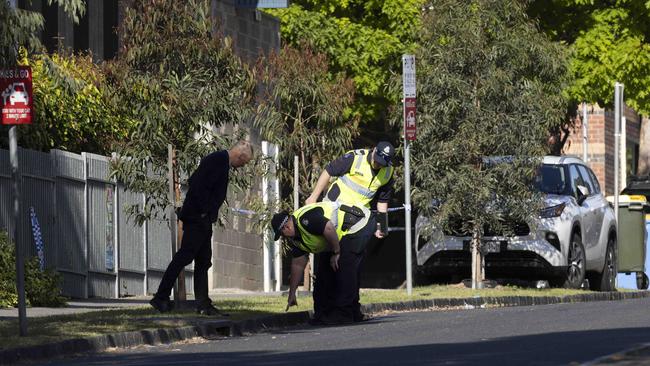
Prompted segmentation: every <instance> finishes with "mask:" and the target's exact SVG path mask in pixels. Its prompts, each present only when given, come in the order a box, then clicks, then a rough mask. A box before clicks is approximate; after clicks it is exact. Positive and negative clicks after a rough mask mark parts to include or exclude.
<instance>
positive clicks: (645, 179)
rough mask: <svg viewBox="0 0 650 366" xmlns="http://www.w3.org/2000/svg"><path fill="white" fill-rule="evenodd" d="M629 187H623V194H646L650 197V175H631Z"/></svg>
mask: <svg viewBox="0 0 650 366" xmlns="http://www.w3.org/2000/svg"><path fill="white" fill-rule="evenodd" d="M628 182H629V183H628V185H627V187H625V188H624V189H623V191H622V192H621V193H622V194H633V195H637V194H640V195H644V196H646V198H647V197H650V176H648V175H642V176H631V177H630V179H629V181H628Z"/></svg>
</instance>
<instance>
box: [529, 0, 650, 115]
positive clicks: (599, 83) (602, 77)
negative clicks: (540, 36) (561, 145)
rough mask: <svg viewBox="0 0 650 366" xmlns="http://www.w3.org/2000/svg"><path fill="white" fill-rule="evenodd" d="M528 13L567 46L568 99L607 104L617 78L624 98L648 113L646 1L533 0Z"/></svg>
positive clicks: (648, 9)
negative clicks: (571, 80) (569, 49)
mask: <svg viewBox="0 0 650 366" xmlns="http://www.w3.org/2000/svg"><path fill="white" fill-rule="evenodd" d="M529 13H530V14H531V15H532V16H535V17H537V18H539V19H540V24H541V25H542V27H543V29H544V30H545V31H546V32H547V33H548V34H550V35H551V36H552V37H553V38H554V39H555V40H559V41H562V42H566V43H568V44H570V45H571V47H572V48H573V50H574V57H573V59H572V62H571V70H572V72H573V74H574V75H575V83H574V84H573V85H572V86H571V88H570V89H569V91H570V94H571V96H572V97H573V98H574V99H576V100H578V101H583V100H584V101H587V102H597V103H598V104H600V105H601V106H605V107H610V108H611V107H612V105H613V100H614V83H615V82H616V81H619V82H622V83H623V84H624V85H625V93H624V96H625V102H626V104H627V105H628V106H630V107H632V108H634V109H635V110H636V111H637V112H639V113H641V114H648V113H650V73H649V72H648V70H650V38H649V37H648V36H649V35H650V21H649V20H650V2H648V1H626V0H616V1H601V0H554V1H551V2H550V3H549V2H548V1H541V0H537V1H533V2H531V4H530V6H529Z"/></svg>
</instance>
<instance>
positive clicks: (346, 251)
mask: <svg viewBox="0 0 650 366" xmlns="http://www.w3.org/2000/svg"><path fill="white" fill-rule="evenodd" d="M375 225H376V223H375V221H374V220H370V222H369V224H368V225H367V226H366V228H364V229H363V230H361V231H360V232H358V233H356V234H353V235H350V236H344V237H343V239H342V240H341V243H340V244H341V256H340V257H339V269H338V271H334V270H333V269H332V266H331V265H330V258H331V257H332V255H333V253H332V252H323V253H319V254H317V255H316V258H315V262H316V268H315V269H316V280H315V281H314V293H313V297H314V318H316V319H325V318H331V319H336V320H340V321H354V320H360V318H361V316H362V314H361V304H360V303H359V288H360V287H361V272H362V270H363V262H364V258H365V246H366V244H367V243H368V241H369V240H370V239H371V238H372V235H373V234H374V228H375Z"/></svg>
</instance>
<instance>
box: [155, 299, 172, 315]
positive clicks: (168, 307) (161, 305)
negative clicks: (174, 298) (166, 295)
mask: <svg viewBox="0 0 650 366" xmlns="http://www.w3.org/2000/svg"><path fill="white" fill-rule="evenodd" d="M149 304H150V305H151V306H153V308H154V309H156V310H158V311H159V312H161V313H168V312H170V311H172V309H173V308H174V305H173V303H172V302H171V301H170V300H169V299H163V298H160V297H157V296H154V297H153V299H151V300H149Z"/></svg>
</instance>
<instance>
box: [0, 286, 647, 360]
mask: <svg viewBox="0 0 650 366" xmlns="http://www.w3.org/2000/svg"><path fill="white" fill-rule="evenodd" d="M211 296H212V297H213V298H218V299H219V300H223V299H237V298H240V299H242V298H243V299H245V298H247V297H251V298H252V297H256V298H259V297H260V296H263V297H269V299H273V300H274V301H281V300H282V299H281V297H282V296H283V294H282V293H278V292H275V293H258V292H250V293H244V292H232V293H224V292H219V293H216V294H212V293H211ZM303 296H305V294H303ZM648 297H650V291H638V292H604V293H594V292H587V293H584V294H574V295H566V296H483V297H479V296H476V297H471V298H428V299H419V300H412V301H400V302H388V303H371V304H364V305H363V309H362V311H363V312H364V313H367V314H375V315H377V314H381V313H386V312H394V311H418V310H419V311H430V310H450V309H458V310H470V309H480V308H489V307H510V306H535V305H549V304H560V303H578V302H588V301H620V300H627V299H638V298H648ZM148 300H149V298H148V297H138V298H128V299H119V300H112V299H88V300H74V301H69V302H68V305H67V306H66V307H63V308H28V311H27V314H28V321H29V319H31V320H32V321H35V320H38V318H40V317H52V316H54V317H57V316H61V317H65V316H70V315H74V314H86V313H88V316H91V315H92V314H94V313H97V312H102V311H107V310H115V309H117V310H118V311H119V310H125V309H128V310H134V311H143V312H144V311H147V312H150V310H149V309H148V308H147V307H148V306H149V305H148ZM299 301H300V297H299ZM186 306H188V307H189V306H191V301H188V303H186ZM145 309H146V310H145ZM310 315H311V314H310V311H289V312H286V313H285V312H281V313H277V312H276V313H260V314H248V315H247V317H244V318H237V317H233V318H232V319H230V318H228V317H218V318H209V317H199V316H193V315H192V313H191V312H190V311H188V312H186V313H178V314H174V313H172V314H171V315H169V316H166V317H165V320H166V321H168V324H167V326H165V327H159V328H148V329H141V330H136V331H125V332H113V333H106V334H101V335H99V336H89V337H79V338H74V339H66V340H62V341H58V342H51V343H44V344H37V345H31V346H24V347H22V346H20V345H18V346H16V347H10V348H5V349H1V348H0V365H5V364H12V363H16V362H22V361H38V360H44V359H49V358H54V357H62V356H72V355H75V354H79V353H87V352H102V351H105V350H107V349H111V348H127V347H135V346H140V345H158V344H167V343H172V342H177V341H182V340H189V339H192V338H196V337H203V338H215V337H233V336H241V335H243V334H250V333H256V332H262V331H267V330H270V329H278V328H284V327H290V326H295V325H300V324H305V323H306V322H307V321H308V320H309V317H310ZM17 316H18V313H17V310H16V309H4V310H0V321H7V320H11V321H14V322H15V320H16V318H17ZM44 319H49V318H44ZM179 320H182V323H181V324H183V325H182V326H174V321H179ZM169 324H171V325H169ZM32 331H33V332H37V331H38V330H35V329H32ZM15 332H16V333H17V329H16V330H15ZM16 336H17V334H16ZM649 339H650V337H649ZM619 362H628V363H620V364H625V365H627V364H629V365H632V364H650V344H648V345H647V346H644V347H640V348H635V349H633V350H628V351H624V352H621V353H618V354H615V355H611V356H607V357H603V358H601V359H598V360H594V361H593V362H592V363H589V364H593V365H604V364H612V363H619Z"/></svg>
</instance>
